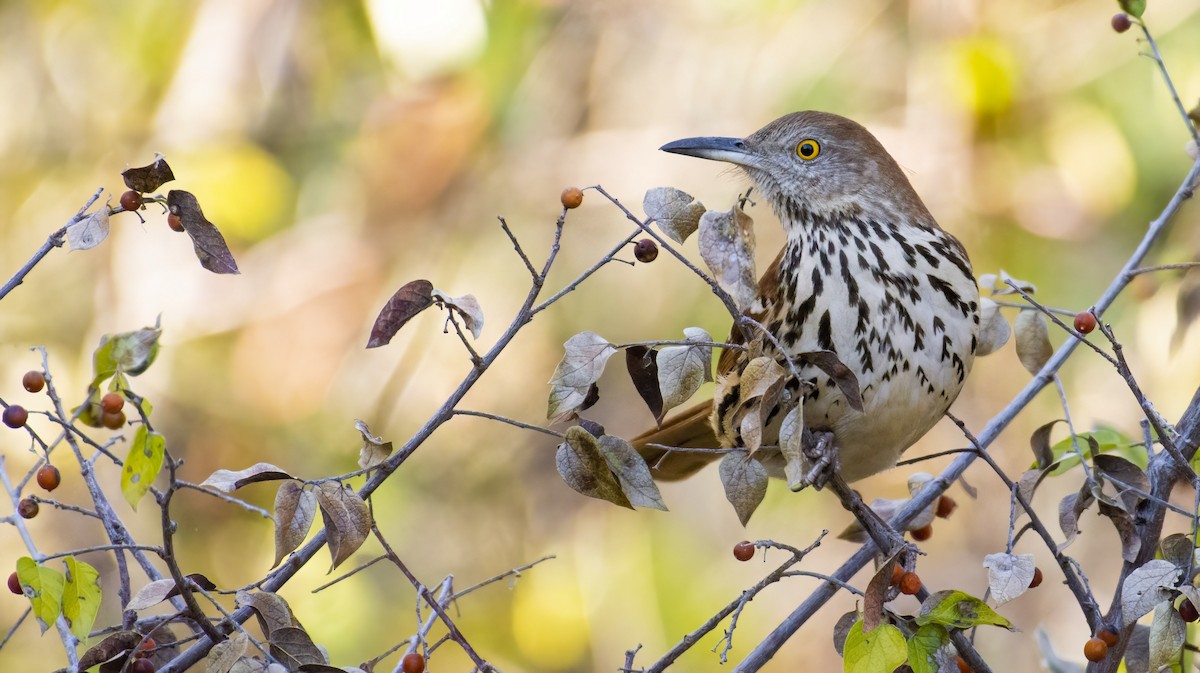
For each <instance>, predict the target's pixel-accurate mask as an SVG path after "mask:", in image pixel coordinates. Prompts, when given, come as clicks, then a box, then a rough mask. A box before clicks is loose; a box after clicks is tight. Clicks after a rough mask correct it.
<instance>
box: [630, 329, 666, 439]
mask: <svg viewBox="0 0 1200 673" xmlns="http://www.w3.org/2000/svg"><path fill="white" fill-rule="evenodd" d="M625 368H626V369H628V370H629V378H630V380H631V381H633V387H634V389H635V390H637V392H638V395H641V397H642V401H644V402H645V403H646V406H647V407H649V409H650V413H651V414H652V415H653V416H654V419H655V420H656V421H661V420H662V417H663V398H662V389H660V388H659V387H658V351H656V350H654V349H653V348H647V347H645V346H630V347H629V348H626V349H625Z"/></svg>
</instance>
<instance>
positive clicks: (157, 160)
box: [121, 154, 175, 193]
mask: <svg viewBox="0 0 1200 673" xmlns="http://www.w3.org/2000/svg"><path fill="white" fill-rule="evenodd" d="M121 179H122V180H124V181H125V186H126V187H128V188H130V189H132V190H133V191H135V192H142V193H146V192H152V191H154V190H156V189H158V188H159V187H161V186H163V184H165V183H168V182H170V181H172V180H174V179H175V174H174V173H173V172H171V167H170V166H169V165H167V160H166V159H164V158H163V155H161V154H157V155H155V156H154V163H152V164H150V165H149V166H138V167H137V168H126V169H125V170H124V171H122V172H121Z"/></svg>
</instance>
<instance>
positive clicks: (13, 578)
mask: <svg viewBox="0 0 1200 673" xmlns="http://www.w3.org/2000/svg"><path fill="white" fill-rule="evenodd" d="M8 590H9V591H11V592H13V593H14V594H16V595H18V596H20V595H21V594H23V593H25V592H24V591H22V590H21V580H19V579H17V573H15V572H14V573H13V574H11V575H9V576H8Z"/></svg>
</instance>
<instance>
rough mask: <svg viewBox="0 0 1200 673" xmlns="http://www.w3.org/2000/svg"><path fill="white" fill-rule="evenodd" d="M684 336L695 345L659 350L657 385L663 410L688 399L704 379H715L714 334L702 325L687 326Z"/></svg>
mask: <svg viewBox="0 0 1200 673" xmlns="http://www.w3.org/2000/svg"><path fill="white" fill-rule="evenodd" d="M683 335H684V337H685V338H686V340H687V341H695V342H697V345H695V346H668V347H666V348H663V349H662V350H660V351H659V352H658V387H659V390H661V391H662V399H663V413H666V412H667V411H669V410H670V409H673V408H675V407H677V406H679V405H680V404H683V403H684V402H686V401H688V399H689V398H691V396H692V395H694V394H695V393H696V391H697V390H699V389H700V386H701V385H702V384H703V383H704V382H705V381H711V380H712V374H711V364H712V347H711V346H707V345H700V344H709V343H712V337H711V336H709V334H708V332H705V331H704V330H703V329H700V328H699V327H686V328H684V330H683Z"/></svg>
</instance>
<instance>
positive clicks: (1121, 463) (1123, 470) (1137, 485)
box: [1092, 453, 1150, 511]
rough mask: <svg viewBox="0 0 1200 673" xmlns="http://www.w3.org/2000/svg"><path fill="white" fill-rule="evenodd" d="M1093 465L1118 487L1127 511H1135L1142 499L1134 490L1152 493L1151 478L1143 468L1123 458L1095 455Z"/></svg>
mask: <svg viewBox="0 0 1200 673" xmlns="http://www.w3.org/2000/svg"><path fill="white" fill-rule="evenodd" d="M1092 465H1093V466H1094V467H1095V468H1096V471H1097V472H1099V473H1100V474H1102V475H1104V477H1106V478H1107V479H1108V480H1109V481H1111V482H1113V484H1114V485H1115V486H1116V487H1117V492H1118V493H1120V495H1121V502H1122V503H1124V505H1125V510H1126V511H1133V510H1134V508H1136V507H1137V505H1138V503H1139V502H1140V501H1141V499H1142V496H1141V495H1139V494H1138V493H1137V492H1136V491H1135V490H1132V489H1136V490H1138V491H1142V492H1149V491H1150V477H1148V476H1146V473H1145V472H1144V471H1143V470H1142V468H1140V467H1138V466H1137V465H1134V464H1133V463H1132V462H1131V461H1129V460H1126V459H1124V458H1122V457H1121V456H1117V455H1114V454H1111V453H1095V454H1093V456H1092ZM1131 487H1132V489H1131Z"/></svg>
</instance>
